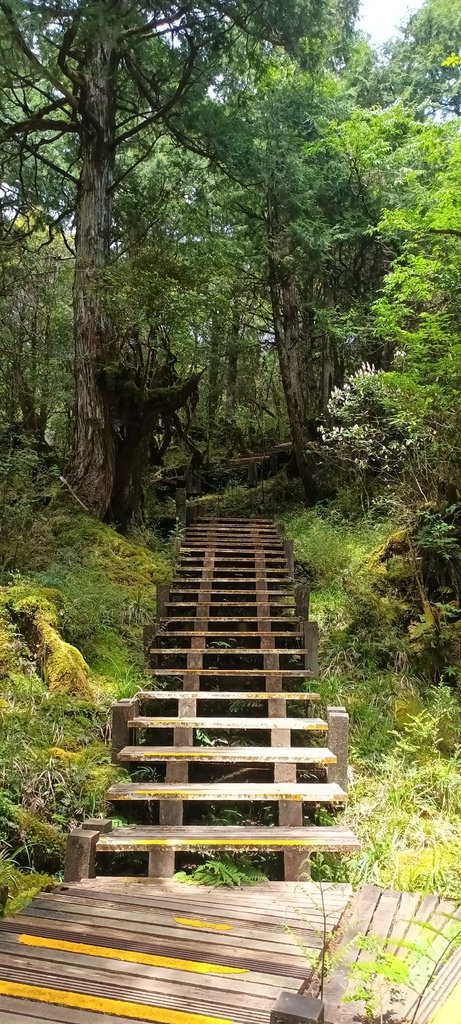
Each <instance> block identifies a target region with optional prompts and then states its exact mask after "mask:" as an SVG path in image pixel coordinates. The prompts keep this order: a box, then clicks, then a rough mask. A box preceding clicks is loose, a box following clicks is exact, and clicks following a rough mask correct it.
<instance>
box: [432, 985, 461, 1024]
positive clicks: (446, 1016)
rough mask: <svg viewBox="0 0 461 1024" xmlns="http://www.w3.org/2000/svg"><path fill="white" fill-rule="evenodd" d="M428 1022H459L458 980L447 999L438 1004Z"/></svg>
mask: <svg viewBox="0 0 461 1024" xmlns="http://www.w3.org/2000/svg"><path fill="white" fill-rule="evenodd" d="M429 1024H461V982H458V984H457V985H456V987H455V988H454V989H453V992H452V993H451V995H449V996H448V999H446V1000H445V1002H444V1003H443V1004H442V1006H438V1007H437V1009H436V1011H435V1013H434V1014H433V1016H432V1017H431V1019H430V1021H429Z"/></svg>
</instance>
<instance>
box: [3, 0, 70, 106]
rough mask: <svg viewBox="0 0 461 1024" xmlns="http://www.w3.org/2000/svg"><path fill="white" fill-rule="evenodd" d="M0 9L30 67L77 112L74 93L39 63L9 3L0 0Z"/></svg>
mask: <svg viewBox="0 0 461 1024" xmlns="http://www.w3.org/2000/svg"><path fill="white" fill-rule="evenodd" d="M0 10H2V11H3V13H4V15H5V18H6V20H7V23H8V25H9V27H10V32H11V35H12V38H13V40H14V42H15V43H16V45H17V46H18V47H19V49H20V50H21V52H22V53H23V54H24V55H25V56H26V57H27V59H28V61H29V63H30V64H32V67H34V68H35V69H36V71H38V72H39V73H40V75H42V76H43V78H45V79H46V80H47V81H48V82H51V85H53V86H54V88H55V89H57V90H58V92H60V93H61V96H63V97H64V99H65V100H66V101H67V103H68V104H69V106H70V107H71V108H72V110H74V111H75V113H78V110H79V105H78V101H77V99H76V98H75V96H74V94H73V93H72V92H69V89H67V88H66V86H65V85H63V83H62V82H61V80H60V79H59V78H58V76H57V75H55V74H54V73H53V72H52V71H50V70H49V69H48V68H46V67H45V66H44V65H43V64H42V63H41V61H39V59H38V57H37V55H36V54H35V53H34V51H33V50H32V49H31V48H30V46H29V44H28V42H27V40H26V39H24V36H23V35H22V32H21V31H20V30H19V28H18V26H17V24H16V22H15V19H14V15H13V11H12V9H11V7H10V5H9V4H8V3H4V2H3V0H0Z"/></svg>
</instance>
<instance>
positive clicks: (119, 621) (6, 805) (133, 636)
mask: <svg viewBox="0 0 461 1024" xmlns="http://www.w3.org/2000/svg"><path fill="white" fill-rule="evenodd" d="M37 530H38V525H37ZM40 539H41V543H39V545H38V548H35V549H34V552H33V555H30V554H29V550H30V549H29V547H28V544H27V543H26V550H24V548H23V545H22V542H19V543H18V550H17V558H18V564H20V565H23V564H24V560H25V559H27V560H28V561H29V567H30V573H29V575H28V577H27V578H26V577H20V576H19V574H15V575H14V577H13V579H12V580H11V579H10V578H9V577H8V578H9V579H10V583H9V585H6V586H4V587H3V588H2V589H1V594H0V627H1V631H0V667H1V676H0V761H1V764H2V804H1V806H0V848H2V849H3V850H4V851H5V852H6V853H7V854H8V857H9V858H10V860H11V862H12V864H13V865H16V866H17V865H19V866H20V867H21V868H22V869H23V870H31V871H35V872H37V871H38V872H43V871H44V872H46V873H47V874H50V873H53V872H58V871H59V870H60V869H61V868H62V863H63V852H64V835H65V833H66V832H67V831H68V829H69V828H71V827H73V826H74V825H76V824H77V823H78V822H80V821H81V820H82V819H83V818H84V817H88V816H92V815H94V814H95V813H97V812H100V810H101V808H102V807H103V805H104V799H105V793H106V790H107V788H108V787H109V786H110V784H111V782H112V781H114V780H115V779H117V778H118V777H119V772H118V771H117V770H116V769H114V767H113V766H112V765H111V764H110V763H109V754H108V749H107V746H106V745H105V741H106V740H107V737H108V728H109V708H110V703H111V700H112V699H113V697H116V696H128V695H129V694H131V693H133V692H135V691H136V690H137V689H138V688H139V687H140V686H142V685H143V681H144V679H143V673H142V667H143V666H142V637H141V634H142V626H143V624H144V623H145V622H146V621H148V620H150V619H151V618H152V617H153V615H154V612H155V582H156V581H157V580H159V581H163V580H165V579H166V578H167V575H168V574H169V572H170V566H169V563H168V561H167V557H166V548H165V546H164V545H162V544H160V542H159V541H158V540H156V538H155V537H154V535H149V534H148V533H147V532H146V533H144V534H143V535H142V536H141V535H138V537H137V539H136V540H135V539H130V540H129V539H127V538H124V537H120V536H119V535H118V534H117V533H116V532H115V531H114V530H113V529H111V528H110V527H107V526H104V525H102V524H101V523H98V522H97V521H96V520H93V519H91V517H89V516H86V515H83V514H81V513H79V512H74V510H72V511H65V510H64V509H63V508H62V507H61V508H59V509H58V510H57V511H55V512H53V511H51V512H49V513H48V515H47V516H46V518H44V519H43V520H42V521H41V535H40ZM142 541H143V542H144V543H142ZM148 545H149V546H148ZM61 634H63V635H64V637H65V640H64V639H63V637H62V636H61ZM56 645H57V646H56ZM58 648H59V651H58ZM57 651H58V653H59V658H61V657H62V655H63V652H64V655H65V657H66V658H69V657H72V665H71V664H70V662H66V669H65V673H69V672H70V671H72V679H73V684H72V687H71V692H64V691H63V688H62V685H61V684H62V682H63V680H64V679H66V687H65V689H66V690H67V691H68V690H69V687H68V685H67V683H69V681H70V677H69V676H68V675H66V674H65V673H64V675H63V672H64V669H63V666H62V664H61V662H60V661H59V659H58V662H59V663H56V653H57ZM82 651H83V652H84V654H85V658H86V659H88V663H85V661H84V660H83V657H82V653H81V652H82ZM53 659H55V660H54V661H53ZM82 666H85V667H84V669H82ZM82 671H84V680H83V677H82V676H81V672H82ZM83 681H84V682H85V685H83ZM58 682H59V683H60V685H56V684H57V683H58ZM88 683H90V688H89V689H88ZM37 723H40V728H38V726H37ZM14 870H16V868H14ZM41 881H42V879H41V876H40V879H39V881H38V883H37V887H40V884H41ZM24 884H25V886H26V883H24ZM34 884H35V882H34V879H33V878H32V876H31V882H30V887H29V889H26V890H25V891H26V892H30V893H31V894H33V891H34V889H33V886H34ZM44 884H46V882H45V881H44ZM25 898H26V897H25ZM18 906H19V903H18Z"/></svg>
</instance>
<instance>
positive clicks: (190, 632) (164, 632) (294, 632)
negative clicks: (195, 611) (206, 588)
mask: <svg viewBox="0 0 461 1024" xmlns="http://www.w3.org/2000/svg"><path fill="white" fill-rule="evenodd" d="M165 621H167V622H170V621H171V620H170V619H167V620H165V619H162V622H165ZM156 636H157V637H158V638H159V639H161V638H162V637H165V636H177V637H183V636H187V637H192V636H200V637H206V638H207V639H208V638H209V639H210V640H214V639H215V637H227V638H228V639H229V640H230V639H234V640H239V639H240V638H241V637H242V636H251V637H254V638H255V639H257V638H258V637H261V636H272V637H274V640H276V639H278V638H279V637H290V638H291V637H294V636H299V637H300V638H301V637H302V636H303V630H301V629H299V628H298V629H290V630H288V631H286V630H276V631H274V630H268V629H266V630H261V632H249V631H248V630H245V631H241V630H236V631H235V633H232V632H230V631H229V630H227V631H222V630H221V631H220V630H215V629H213V630H211V631H208V630H200V629H197V630H195V629H181V630H179V631H178V630H172V629H161V630H160V631H159V632H158V633H157V634H156ZM152 650H153V651H154V650H155V651H156V650H158V648H157V647H155V648H152ZM184 650H189V648H188V647H186V648H184ZM206 650H216V648H208V647H207V648H206ZM229 650H231V648H229ZM260 650H262V651H263V652H264V649H263V648H259V649H258V653H259V651H260ZM276 650H277V651H278V652H279V653H280V654H284V653H285V650H286V648H284V647H277V648H276ZM296 650H297V648H296ZM290 653H291V651H290Z"/></svg>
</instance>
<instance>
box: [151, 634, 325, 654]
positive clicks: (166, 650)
mask: <svg viewBox="0 0 461 1024" xmlns="http://www.w3.org/2000/svg"><path fill="white" fill-rule="evenodd" d="M196 635H197V634H196V633H194V636H196ZM190 652H191V648H190V647H151V648H150V649H149V653H150V654H189V653H190ZM192 653H193V654H219V656H221V655H223V656H224V657H225V656H226V655H227V657H229V656H232V655H233V654H237V655H242V654H250V655H259V656H262V655H265V654H279V655H280V654H284V655H287V656H288V657H290V658H295V657H302V655H304V654H309V653H310V651H308V650H306V649H305V648H301V647H292V648H288V649H286V650H283V648H280V647H272V648H270V649H267V650H266V649H265V648H264V647H194V648H193V650H192Z"/></svg>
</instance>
